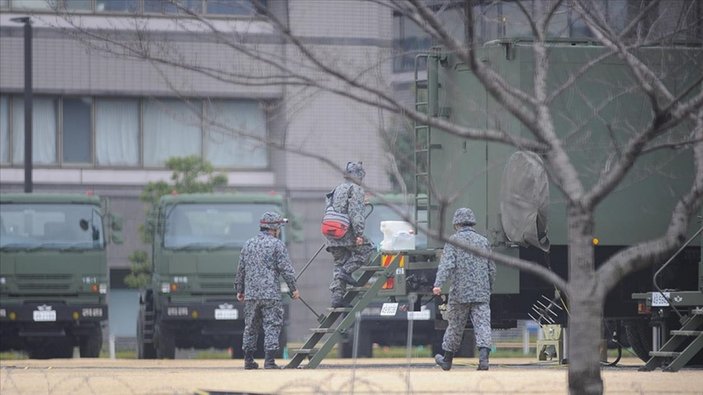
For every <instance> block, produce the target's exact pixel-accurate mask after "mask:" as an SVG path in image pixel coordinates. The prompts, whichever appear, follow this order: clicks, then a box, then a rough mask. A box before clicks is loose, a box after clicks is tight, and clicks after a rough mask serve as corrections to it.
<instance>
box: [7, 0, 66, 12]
mask: <svg viewBox="0 0 703 395" xmlns="http://www.w3.org/2000/svg"><path fill="white" fill-rule="evenodd" d="M56 1H57V0H12V3H11V5H12V8H20V9H28V10H54V9H56Z"/></svg>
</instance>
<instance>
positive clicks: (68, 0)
mask: <svg viewBox="0 0 703 395" xmlns="http://www.w3.org/2000/svg"><path fill="white" fill-rule="evenodd" d="M63 7H64V8H65V9H66V10H68V11H93V0H63Z"/></svg>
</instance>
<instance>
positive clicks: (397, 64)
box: [393, 14, 432, 72]
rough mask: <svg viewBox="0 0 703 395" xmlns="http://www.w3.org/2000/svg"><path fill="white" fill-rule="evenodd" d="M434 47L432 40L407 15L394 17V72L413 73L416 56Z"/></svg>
mask: <svg viewBox="0 0 703 395" xmlns="http://www.w3.org/2000/svg"><path fill="white" fill-rule="evenodd" d="M431 45H432V38H431V37H430V35H429V34H427V33H426V32H425V31H424V30H422V28H421V27H420V26H418V25H417V24H416V23H415V22H413V21H412V20H411V19H410V18H408V17H406V16H405V15H401V14H396V15H393V53H394V56H393V71H396V72H402V71H412V70H413V69H414V68H415V56H416V55H417V54H418V53H421V52H423V51H425V50H427V49H428V48H430V46H431Z"/></svg>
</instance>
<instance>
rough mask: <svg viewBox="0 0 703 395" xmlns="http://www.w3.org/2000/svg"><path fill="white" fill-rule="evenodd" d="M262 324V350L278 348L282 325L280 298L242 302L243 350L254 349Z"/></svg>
mask: <svg viewBox="0 0 703 395" xmlns="http://www.w3.org/2000/svg"><path fill="white" fill-rule="evenodd" d="M262 326H263V330H264V350H266V351H273V350H278V337H279V336H280V334H281V327H282V326H283V305H282V304H281V301H280V300H275V299H260V300H247V301H245V302H244V339H243V341H242V350H243V351H244V352H247V351H256V341H257V340H258V337H259V330H260V329H261V328H262Z"/></svg>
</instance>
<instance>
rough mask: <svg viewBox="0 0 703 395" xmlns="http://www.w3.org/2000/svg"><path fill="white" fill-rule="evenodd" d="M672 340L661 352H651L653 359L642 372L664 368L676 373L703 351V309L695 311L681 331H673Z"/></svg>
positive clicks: (642, 368)
mask: <svg viewBox="0 0 703 395" xmlns="http://www.w3.org/2000/svg"><path fill="white" fill-rule="evenodd" d="M671 335H672V336H671V338H670V339H669V341H667V342H666V343H664V345H663V346H662V348H661V349H660V350H659V351H651V352H650V353H649V355H650V356H651V358H650V359H649V361H647V363H646V364H645V365H644V366H643V367H641V368H640V369H639V370H640V371H651V370H654V369H656V368H657V367H660V366H661V367H662V370H663V371H665V372H676V371H678V370H679V369H681V368H682V367H683V366H685V365H686V364H687V363H688V361H690V360H691V358H693V357H694V356H695V355H696V354H697V353H698V352H699V351H701V350H702V349H703V309H701V308H697V309H694V310H693V311H692V313H691V315H690V316H688V318H686V321H684V323H683V325H682V326H681V329H679V330H672V331H671Z"/></svg>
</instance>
